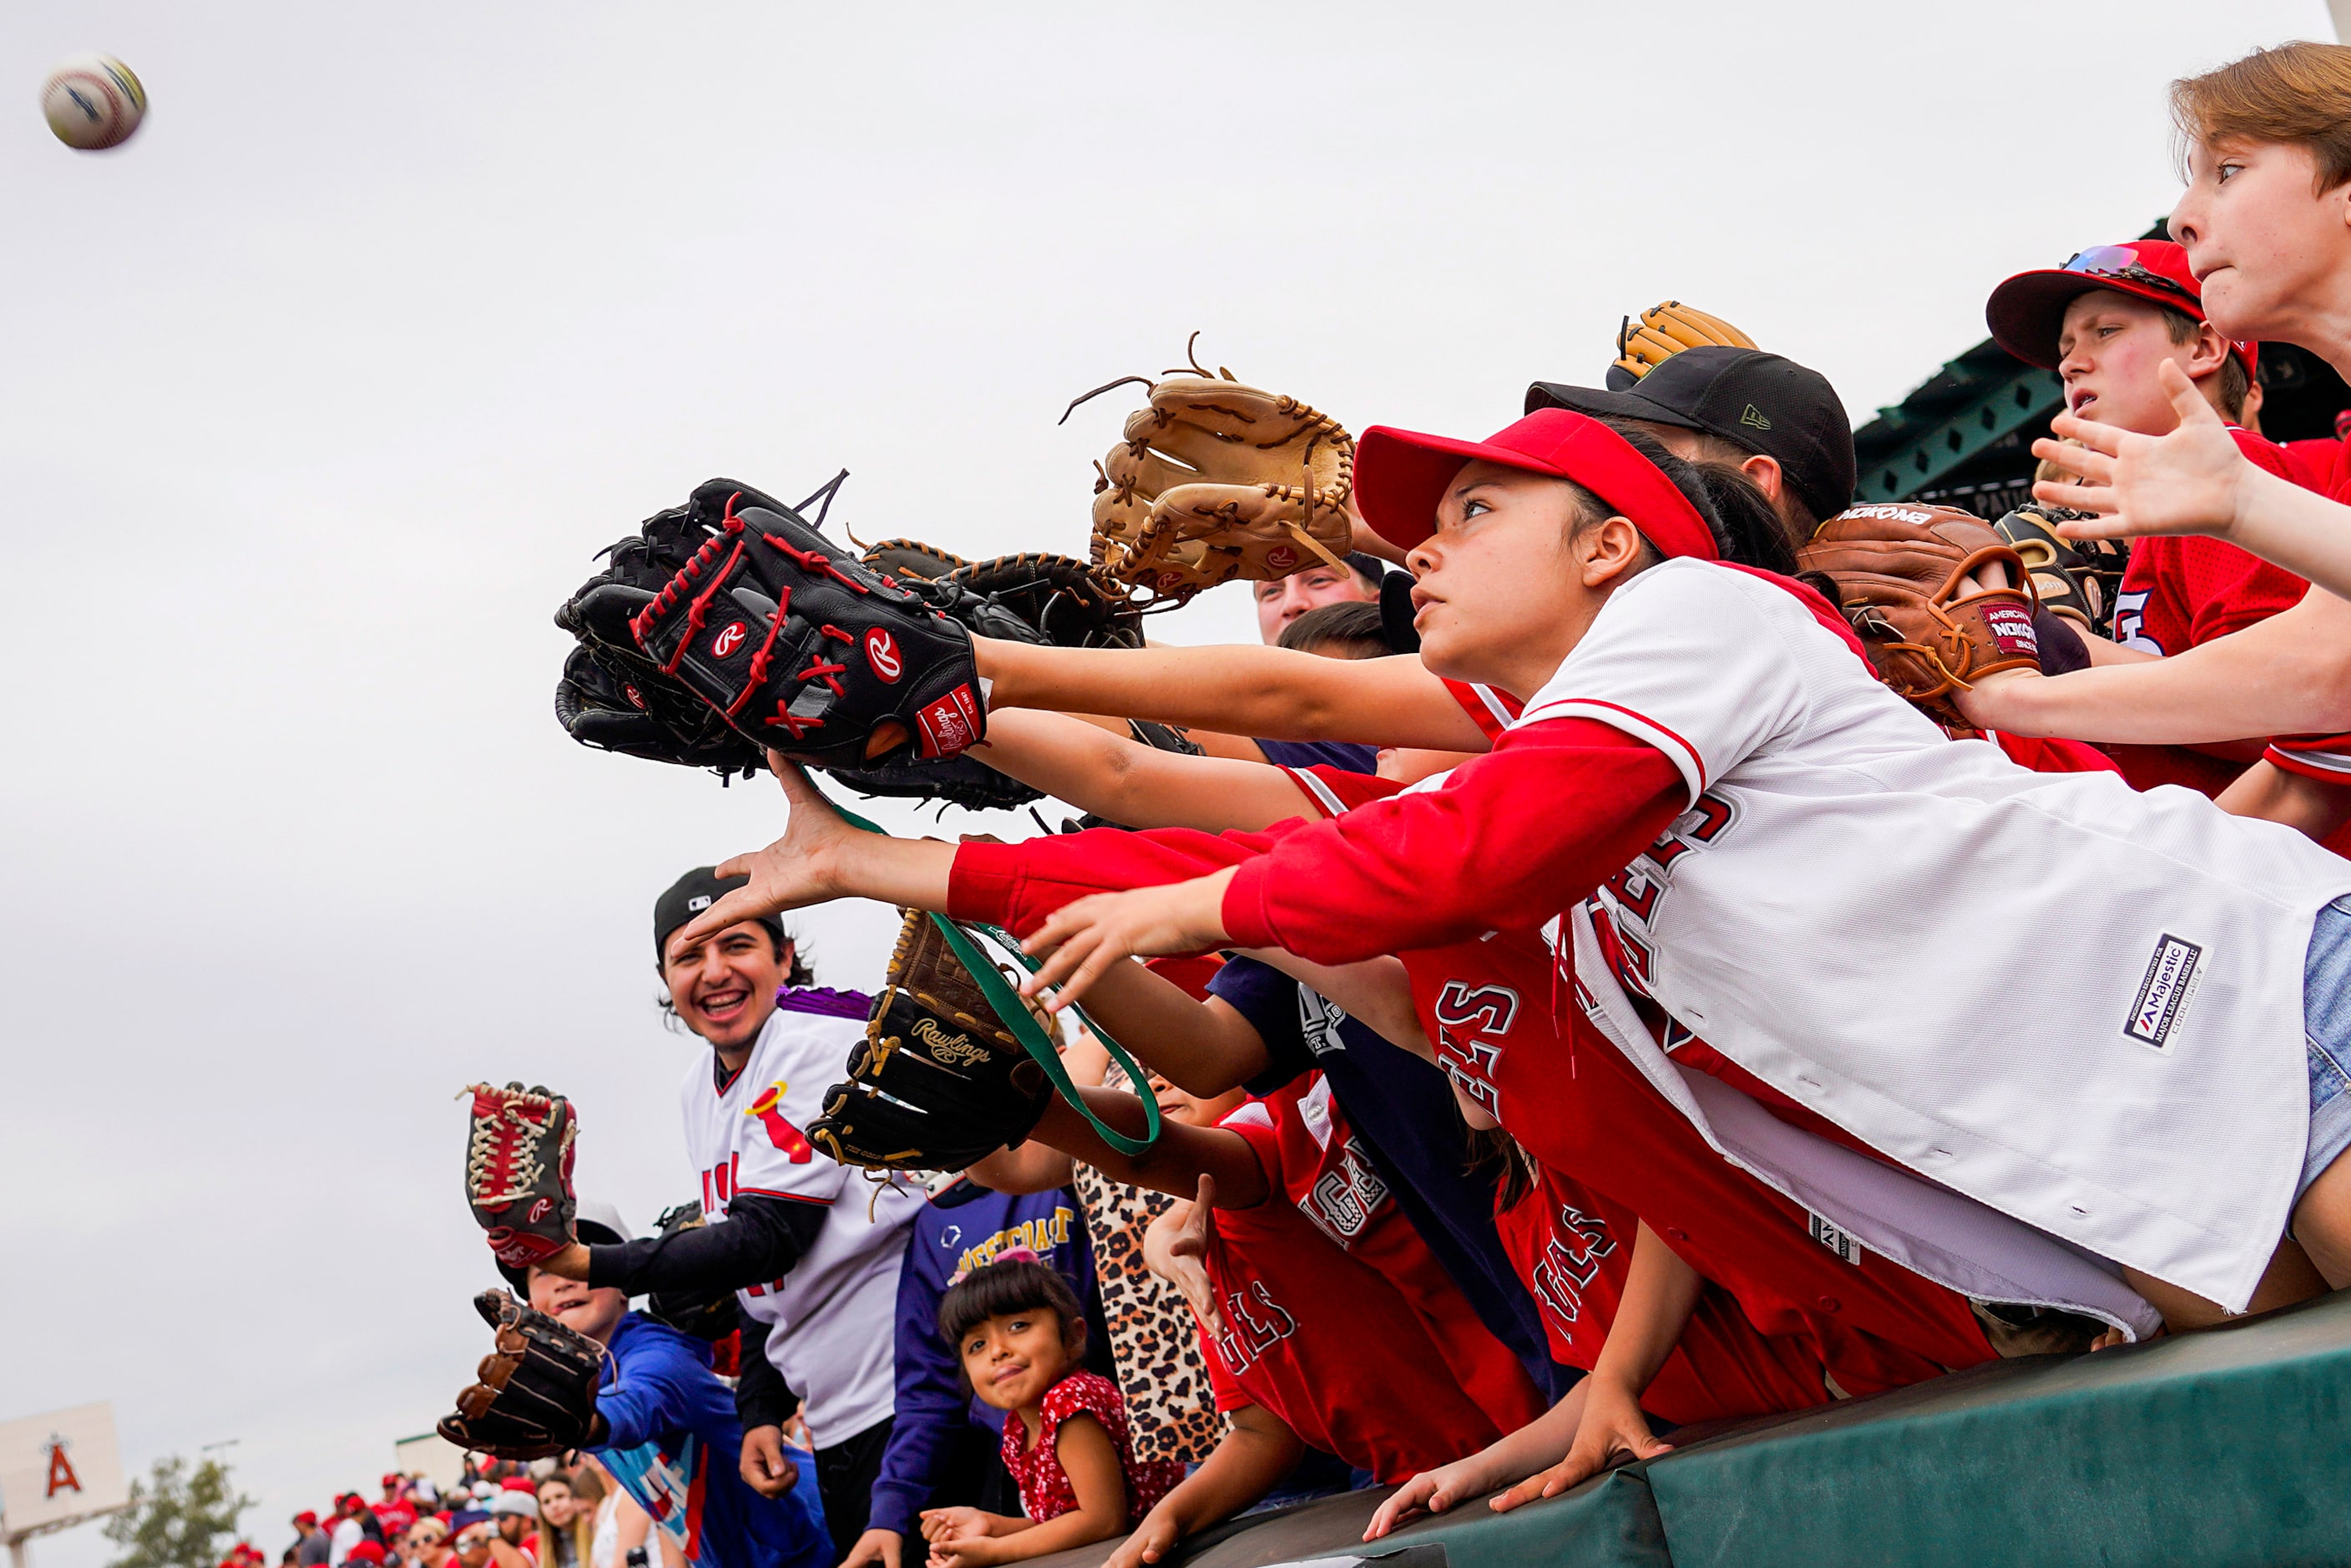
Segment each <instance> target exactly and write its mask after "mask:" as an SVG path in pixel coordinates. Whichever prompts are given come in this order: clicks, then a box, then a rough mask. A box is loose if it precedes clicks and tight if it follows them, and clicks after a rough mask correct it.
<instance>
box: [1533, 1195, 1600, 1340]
mask: <svg viewBox="0 0 2351 1568" xmlns="http://www.w3.org/2000/svg"><path fill="white" fill-rule="evenodd" d="M1615 1250H1616V1239H1615V1238H1614V1237H1612V1236H1610V1235H1609V1234H1608V1227H1607V1225H1606V1224H1605V1223H1604V1221H1602V1220H1601V1219H1599V1218H1597V1217H1595V1216H1593V1215H1589V1214H1586V1213H1584V1212H1583V1210H1582V1209H1580V1208H1577V1207H1575V1206H1574V1205H1573V1204H1566V1203H1562V1204H1561V1205H1560V1206H1559V1218H1558V1219H1557V1220H1556V1221H1554V1222H1553V1224H1552V1234H1551V1239H1550V1240H1549V1241H1547V1242H1545V1243H1544V1244H1543V1255H1542V1260H1541V1262H1540V1263H1537V1264H1536V1265H1535V1269H1534V1278H1533V1281H1531V1282H1532V1284H1533V1285H1534V1290H1535V1296H1536V1298H1537V1299H1538V1300H1539V1301H1541V1302H1542V1304H1543V1306H1544V1307H1545V1308H1546V1309H1548V1310H1549V1311H1550V1312H1552V1313H1553V1314H1554V1315H1556V1316H1557V1317H1558V1318H1559V1319H1560V1321H1561V1322H1568V1323H1572V1322H1576V1321H1577V1320H1578V1319H1580V1318H1582V1317H1583V1292H1584V1291H1585V1289H1586V1288H1587V1287H1589V1286H1590V1285H1591V1283H1592V1281H1593V1279H1594V1278H1595V1277H1596V1276H1597V1275H1598V1274H1599V1272H1600V1260H1602V1259H1603V1258H1605V1257H1608V1256H1609V1255H1611V1254H1612V1253H1614V1251H1615Z"/></svg>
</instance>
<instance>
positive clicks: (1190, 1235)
mask: <svg viewBox="0 0 2351 1568" xmlns="http://www.w3.org/2000/svg"><path fill="white" fill-rule="evenodd" d="M1216 1207H1217V1178H1216V1177H1214V1176H1210V1175H1208V1174H1207V1172H1206V1171H1203V1172H1201V1173H1200V1186H1199V1196H1198V1197H1196V1199H1195V1200H1194V1201H1192V1202H1190V1203H1186V1202H1184V1201H1183V1200H1182V1199H1180V1198H1179V1199H1177V1200H1176V1202H1175V1207H1172V1208H1170V1209H1168V1210H1167V1212H1166V1213H1165V1214H1162V1215H1161V1216H1160V1217H1159V1218H1156V1219H1155V1220H1153V1221H1152V1222H1151V1223H1150V1224H1149V1225H1148V1226H1146V1227H1144V1232H1143V1266H1144V1268H1146V1269H1148V1270H1151V1271H1152V1272H1153V1273H1154V1274H1156V1275H1157V1276H1159V1278H1161V1279H1163V1280H1165V1281H1167V1282H1168V1283H1169V1284H1171V1285H1173V1286H1175V1289H1176V1291H1177V1292H1178V1293H1180V1294H1181V1295H1182V1296H1183V1298H1184V1302H1185V1304H1186V1306H1188V1307H1190V1308H1191V1309H1192V1315H1193V1316H1194V1317H1196V1318H1197V1319H1199V1320H1200V1323H1201V1326H1202V1327H1204V1328H1206V1329H1207V1331H1208V1333H1211V1334H1221V1333H1224V1332H1225V1322H1224V1316H1223V1314H1222V1313H1220V1312H1217V1290H1216V1287H1215V1286H1214V1285H1213V1284H1211V1283H1210V1282H1209V1280H1208V1226H1209V1225H1210V1223H1211V1220H1210V1218H1209V1217H1210V1216H1211V1215H1212V1214H1214V1213H1215V1212H1216Z"/></svg>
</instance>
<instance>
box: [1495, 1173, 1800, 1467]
mask: <svg viewBox="0 0 2351 1568" xmlns="http://www.w3.org/2000/svg"><path fill="white" fill-rule="evenodd" d="M1638 1224H1639V1221H1638V1220H1637V1219H1636V1218H1635V1216H1634V1214H1633V1212H1632V1211H1631V1210H1630V1209H1628V1208H1625V1207H1624V1206H1623V1205H1621V1204H1618V1203H1614V1202H1612V1201H1610V1200H1609V1199H1608V1198H1605V1197H1602V1196H1601V1195H1600V1194H1598V1193H1596V1192H1593V1190H1592V1189H1591V1188H1589V1187H1587V1186H1583V1184H1582V1183H1581V1182H1578V1181H1576V1180H1575V1179H1574V1178H1573V1177H1571V1176H1565V1175H1562V1173H1560V1172H1558V1171H1555V1170H1552V1168H1551V1167H1550V1166H1545V1165H1542V1164H1541V1162H1537V1163H1536V1166H1535V1172H1534V1179H1533V1181H1532V1182H1531V1183H1530V1184H1529V1186H1528V1188H1527V1190H1526V1191H1525V1192H1524V1193H1523V1194H1521V1195H1520V1197H1519V1200H1518V1201H1517V1202H1516V1203H1514V1204H1511V1205H1510V1206H1509V1207H1497V1208H1496V1210H1495V1212H1494V1228H1495V1229H1496V1230H1497V1231H1498V1232H1499V1234H1500V1236H1501V1239H1502V1247H1503V1249H1504V1250H1505V1251H1507V1252H1509V1253H1510V1261H1511V1263H1512V1264H1513V1265H1515V1266H1516V1268H1517V1269H1518V1270H1519V1275H1520V1278H1521V1279H1523V1280H1525V1281H1526V1282H1527V1288H1528V1289H1529V1290H1530V1291H1533V1292H1534V1298H1535V1301H1536V1303H1537V1304H1538V1306H1540V1307H1541V1312H1542V1321H1543V1330H1544V1333H1546V1334H1547V1335H1548V1336H1549V1338H1550V1341H1551V1347H1552V1357H1553V1358H1554V1359H1555V1360H1558V1361H1561V1362H1563V1363H1565V1364H1568V1365H1570V1366H1580V1367H1582V1368H1583V1369H1584V1370H1585V1371H1586V1372H1589V1371H1591V1370H1592V1368H1593V1364H1595V1363H1596V1362H1597V1361H1598V1360H1599V1357H1600V1348H1601V1346H1602V1345H1603V1344H1604V1343H1607V1339H1608V1331H1609V1327H1610V1325H1611V1324H1613V1323H1614V1322H1615V1320H1616V1308H1617V1303H1618V1302H1620V1301H1623V1300H1624V1297H1625V1281H1626V1279H1627V1278H1628V1277H1629V1276H1630V1273H1631V1270H1632V1267H1633V1238H1634V1235H1635V1227H1636V1226H1637V1225H1638ZM1829 1398H1830V1395H1829V1391H1828V1385H1827V1384H1826V1383H1825V1382H1824V1381H1823V1376H1822V1366H1821V1359H1820V1354H1819V1350H1818V1347H1817V1346H1816V1345H1815V1344H1814V1343H1813V1341H1812V1340H1811V1339H1810V1338H1808V1337H1806V1336H1802V1335H1766V1334H1761V1333H1757V1332H1756V1331H1755V1327H1754V1325H1753V1324H1751V1323H1750V1322H1748V1321H1747V1318H1746V1315H1745V1314H1744V1313H1743V1312H1740V1307H1739V1303H1738V1302H1737V1301H1734V1300H1733V1299H1732V1298H1731V1296H1730V1293H1729V1291H1725V1290H1723V1289H1722V1288H1721V1287H1720V1286H1719V1285H1711V1284H1710V1285H1708V1287H1707V1288H1706V1291H1704V1293H1703V1294H1701V1295H1700V1296H1699V1297H1698V1306H1697V1308H1696V1310H1695V1311H1693V1312H1691V1313H1690V1320H1689V1323H1688V1325H1687V1327H1685V1328H1684V1329H1683V1330H1682V1335H1681V1338H1680V1340H1679V1341H1677V1343H1675V1345H1674V1348H1673V1351H1672V1353H1671V1354H1668V1355H1667V1357H1666V1360H1665V1364H1664V1365H1662V1366H1660V1367H1659V1368H1658V1369H1657V1375H1656V1378H1655V1379H1653V1380H1652V1381H1651V1382H1650V1384H1649V1386H1648V1387H1647V1389H1646V1390H1645V1391H1644V1392H1643V1393H1642V1395H1641V1407H1642V1408H1643V1409H1645V1410H1647V1411H1649V1412H1650V1413H1651V1414H1653V1415H1656V1416H1664V1417H1665V1418H1666V1419H1667V1420H1668V1421H1673V1422H1676V1423H1680V1424H1687V1423H1688V1422H1692V1421H1716V1420H1729V1419H1731V1418H1734V1417H1737V1416H1764V1415H1771V1414H1773V1413H1775V1412H1778V1411H1782V1410H1804V1409H1809V1408H1811V1407H1812V1406H1816V1405H1825V1404H1827V1403H1828V1402H1829Z"/></svg>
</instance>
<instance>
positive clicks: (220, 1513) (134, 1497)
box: [106, 1455, 253, 1568]
mask: <svg viewBox="0 0 2351 1568" xmlns="http://www.w3.org/2000/svg"><path fill="white" fill-rule="evenodd" d="M252 1506H253V1500H252V1499H251V1498H249V1497H246V1496H245V1495H244V1494H242V1493H240V1492H238V1491H237V1490H235V1488H234V1487H232V1486H231V1485H230V1484H229V1475H228V1467H227V1466H226V1465H224V1464H222V1463H221V1462H220V1461H219V1460H218V1459H199V1460H197V1461H196V1464H195V1467H194V1468H193V1469H190V1468H189V1465H188V1461H187V1460H185V1459H183V1458H179V1457H177V1456H176V1455H175V1456H173V1457H172V1458H162V1459H158V1460H156V1461H155V1469H154V1471H153V1473H152V1474H151V1475H149V1476H148V1477H147V1479H144V1480H137V1479H134V1480H132V1481H131V1506H130V1507H129V1508H127V1509H125V1510H124V1511H122V1512H120V1513H118V1514H116V1515H115V1516H114V1517H113V1518H111V1519H110V1520H108V1521H106V1538H107V1539H108V1540H109V1541H111V1542H114V1543H115V1544H116V1545H117V1546H120V1547H121V1548H122V1553H121V1555H120V1556H118V1557H116V1558H114V1559H113V1560H112V1561H111V1562H110V1563H108V1564H107V1565H106V1568H216V1564H218V1563H219V1562H220V1560H221V1559H222V1558H223V1557H224V1556H225V1555H226V1554H227V1552H228V1547H227V1545H226V1542H227V1541H230V1540H234V1539H235V1535H236V1520H237V1515H239V1514H241V1513H243V1512H244V1511H246V1509H248V1508H251V1507H252Z"/></svg>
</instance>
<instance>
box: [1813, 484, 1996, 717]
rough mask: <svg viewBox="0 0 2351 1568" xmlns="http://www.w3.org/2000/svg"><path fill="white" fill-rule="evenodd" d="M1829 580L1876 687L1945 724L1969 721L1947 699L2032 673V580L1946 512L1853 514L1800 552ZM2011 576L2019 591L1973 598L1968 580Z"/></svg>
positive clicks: (1987, 529) (1967, 516) (1972, 519)
mask: <svg viewBox="0 0 2351 1568" xmlns="http://www.w3.org/2000/svg"><path fill="white" fill-rule="evenodd" d="M1796 561H1797V565H1798V566H1799V567H1801V568H1802V570H1805V571H1806V572H1808V573H1810V572H1818V573H1820V574H1822V575H1823V576H1825V577H1827V578H1829V579H1831V580H1833V581H1834V585H1835V588H1836V596H1835V597H1836V601H1837V602H1838V603H1839V604H1840V605H1842V606H1843V608H1844V613H1845V619H1846V620H1847V621H1848V622H1852V625H1853V629H1854V632H1855V634H1856V635H1858V636H1859V637H1860V638H1861V642H1862V645H1863V647H1865V649H1867V650H1868V653H1869V661H1870V664H1872V666H1874V667H1875V668H1876V671H1877V677H1878V679H1880V680H1882V681H1884V682H1885V683H1886V685H1889V686H1891V687H1892V688H1894V690H1895V691H1896V693H1898V694H1900V695H1902V696H1904V697H1907V698H1908V699H1909V700H1910V701H1911V702H1912V703H1915V704H1916V705H1917V706H1918V707H1920V708H1921V709H1923V710H1925V712H1926V713H1927V714H1928V716H1929V717H1932V718H1935V719H1937V720H1938V721H1940V722H1942V723H1945V724H1957V725H1960V726H1965V725H1966V724H1967V722H1968V721H1967V719H1966V718H1965V717H1964V716H1962V715H1961V714H1960V713H1959V709H1958V708H1957V707H1956V706H1953V705H1952V703H1951V701H1950V694H1951V693H1952V692H1954V691H1963V690H1965V689H1966V688H1967V687H1968V686H1969V685H1971V684H1972V683H1974V682H1976V681H1979V680H1980V679H1982V678H1983V677H1984V676H1986V675H1990V674H1998V673H1999V672H2001V671H2002V670H2018V669H2038V668H2039V667H2040V654H2039V644H2038V643H2037V642H2036V640H2035V638H2034V636H2033V631H2032V611H2033V607H2034V604H2035V600H2034V598H2033V591H2032V578H2031V576H2030V575H2029V574H2028V573H2027V572H2026V571H2025V570H2024V562H2023V560H2022V558H2021V557H2019V556H2018V554H2017V553H2016V551H2015V550H2014V549H2012V548H2011V547H2010V546H2009V545H2008V544H2007V543H2005V542H2004V541H2003V540H2002V539H2001V537H2000V536H1999V535H1998V534H1996V533H1994V532H1993V531H1992V529H1991V525H1990V524H1989V523H1986V522H1985V521H1984V520H1983V519H1982V518H1980V517H1976V516H1975V515H1973V514H1972V513H1969V512H1962V511H1960V510H1959V509H1958V508H1956V507H1928V506H1921V505H1917V504H1914V503H1911V502H1894V503H1891V504H1886V505H1878V506H1862V507H1847V508H1846V509H1845V510H1844V511H1842V512H1839V513H1838V514H1837V515H1836V516H1835V517H1831V518H1830V519H1829V520H1828V521H1827V522H1824V523H1823V524H1822V525H1821V526H1820V527H1819V528H1816V529H1814V530H1813V538H1812V542H1811V543H1809V544H1807V545H1806V546H1804V548H1803V549H1800V550H1798V551H1797V552H1796ZM1993 564H1998V565H2001V566H2003V567H2005V568H2006V569H2007V571H2008V579H2009V580H2010V581H2011V582H2012V583H2017V584H2021V585H2022V586H2020V587H2016V588H2004V589H1992V590H1986V591H1971V590H1970V589H1969V587H1968V585H1967V583H1966V580H1965V579H1966V576H1967V574H1968V573H1969V572H1970V571H1972V570H1978V569H1980V568H1984V567H1988V566H1991V565H1993Z"/></svg>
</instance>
